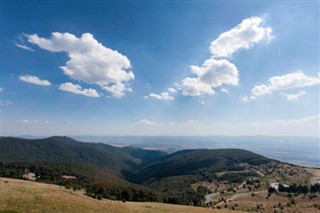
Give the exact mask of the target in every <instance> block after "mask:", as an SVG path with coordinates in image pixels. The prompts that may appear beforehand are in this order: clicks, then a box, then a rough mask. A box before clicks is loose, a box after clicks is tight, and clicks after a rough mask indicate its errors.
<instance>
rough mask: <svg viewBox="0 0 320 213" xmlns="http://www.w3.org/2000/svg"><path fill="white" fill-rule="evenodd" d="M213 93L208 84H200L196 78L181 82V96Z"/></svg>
mask: <svg viewBox="0 0 320 213" xmlns="http://www.w3.org/2000/svg"><path fill="white" fill-rule="evenodd" d="M214 94H215V92H214V90H213V89H212V87H211V86H210V85H208V84H205V83H203V82H201V81H200V80H199V79H198V78H185V79H183V80H182V95H184V96H202V95H214Z"/></svg>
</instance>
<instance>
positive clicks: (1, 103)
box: [0, 100, 12, 106]
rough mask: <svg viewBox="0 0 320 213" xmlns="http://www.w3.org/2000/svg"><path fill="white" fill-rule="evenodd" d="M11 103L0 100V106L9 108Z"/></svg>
mask: <svg viewBox="0 0 320 213" xmlns="http://www.w3.org/2000/svg"><path fill="white" fill-rule="evenodd" d="M11 104H12V102H11V101H9V100H0V106H9V105H11Z"/></svg>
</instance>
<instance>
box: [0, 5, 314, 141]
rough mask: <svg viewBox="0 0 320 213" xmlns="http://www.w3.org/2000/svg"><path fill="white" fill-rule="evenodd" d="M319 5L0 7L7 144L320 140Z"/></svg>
mask: <svg viewBox="0 0 320 213" xmlns="http://www.w3.org/2000/svg"><path fill="white" fill-rule="evenodd" d="M319 4H320V3H319V2H318V1H308V2H302V1H300V2H294V1H291V2H284V1H281V2H277V1H263V2H227V3H223V2H196V1H188V2H183V1H180V2H164V1H157V2H152V3H150V2H143V1H142V2H141V1H140V2H128V1H124V2H103V1H92V2H90V1H88V2H86V1H79V2H77V1H65V2H63V1H1V45H0V46H1V53H2V54H1V87H0V93H1V121H2V124H1V125H2V126H1V135H24V134H27V135H48V136H49V135H271V136H279V135H282V136H312V137H319V135H320V133H319V132H320V129H319V119H320V116H319V115H320V112H319V102H320V101H319V84H320V70H319V67H320V66H319V58H320V55H319V49H320V48H319V47H320V46H319V45H320V44H319V38H320V35H319V34H320V33H319V32H320V30H319V26H320V23H319V17H320V14H319V13H320V10H319V9H320V8H319Z"/></svg>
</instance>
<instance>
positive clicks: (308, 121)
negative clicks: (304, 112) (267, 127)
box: [272, 115, 320, 126]
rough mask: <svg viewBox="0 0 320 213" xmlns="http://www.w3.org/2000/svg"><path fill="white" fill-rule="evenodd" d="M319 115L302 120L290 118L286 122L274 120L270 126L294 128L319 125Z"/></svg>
mask: <svg viewBox="0 0 320 213" xmlns="http://www.w3.org/2000/svg"><path fill="white" fill-rule="evenodd" d="M319 123H320V115H311V116H305V117H303V118H290V119H287V120H275V121H272V124H276V125H283V126H296V125H312V124H316V125H319Z"/></svg>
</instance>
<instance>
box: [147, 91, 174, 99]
mask: <svg viewBox="0 0 320 213" xmlns="http://www.w3.org/2000/svg"><path fill="white" fill-rule="evenodd" d="M144 98H152V99H157V100H163V101H173V100H174V97H173V96H170V95H169V93H168V92H162V93H161V94H159V95H158V94H155V93H150V94H149V95H147V96H144Z"/></svg>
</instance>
